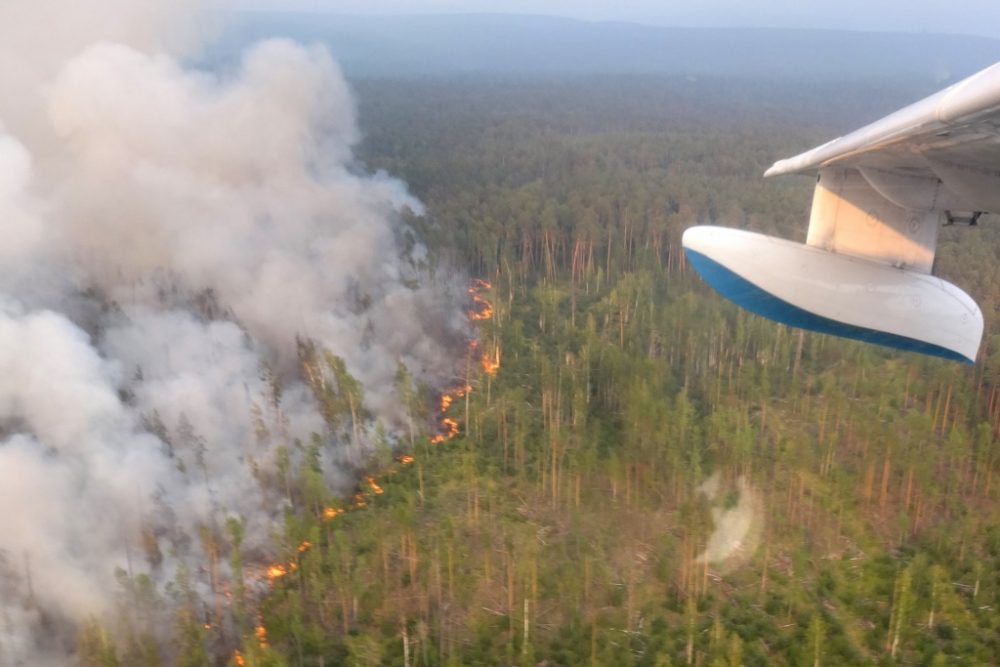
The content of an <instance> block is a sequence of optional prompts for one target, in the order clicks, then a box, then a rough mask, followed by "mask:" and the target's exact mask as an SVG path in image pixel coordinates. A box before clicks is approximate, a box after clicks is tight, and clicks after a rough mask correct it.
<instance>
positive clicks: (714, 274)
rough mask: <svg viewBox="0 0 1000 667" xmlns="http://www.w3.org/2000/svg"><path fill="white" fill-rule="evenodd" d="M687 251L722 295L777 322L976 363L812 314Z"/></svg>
mask: <svg viewBox="0 0 1000 667" xmlns="http://www.w3.org/2000/svg"><path fill="white" fill-rule="evenodd" d="M684 253H685V254H686V255H687V258H688V261H689V262H691V265H692V266H693V267H694V268H695V270H696V271H698V273H699V274H701V277H702V278H704V279H705V282H707V283H708V284H709V285H711V286H712V287H713V288H714V289H715V290H716V291H717V292H718V293H719V294H721V295H722V296H724V297H726V298H727V299H729V300H730V301H732V302H733V303H735V304H737V305H738V306H741V307H743V308H745V309H747V310H749V311H750V312H752V313H757V314H758V315H761V316H763V317H766V318H768V319H770V320H774V321H775V322H781V323H782V324H787V325H789V326H793V327H799V328H800V329H809V330H810V331H818V332H820V333H825V334H832V335H834V336H841V337H843V338H853V339H854V340H860V341H864V342H866V343H875V344H877V345H885V346H886V347H893V348H896V349H899V350H906V351H908V352H920V353H921V354H928V355H931V356H934V357H943V358H944V359H951V360H953V361H961V362H964V363H967V364H972V363H975V360H974V359H969V358H968V357H966V356H965V355H962V354H959V353H958V352H955V351H954V350H949V349H948V348H945V347H941V346H940V345H932V344H930V343H925V342H924V341H920V340H915V339H913V338H908V337H906V336H898V335H896V334H891V333H886V332H884V331H877V330H875V329H867V328H865V327H859V326H855V325H853V324H846V323H844V322H838V321H837V320H831V319H829V318H827V317H822V316H820V315H816V314H815V313H810V312H809V311H808V310H803V309H802V308H799V307H798V306H794V305H792V304H790V303H788V302H787V301H784V300H782V299H779V298H778V297H776V296H774V295H773V294H771V293H770V292H766V291H764V290H762V289H761V288H759V287H757V286H756V285H754V284H753V283H751V282H750V281H748V280H746V279H745V278H741V277H740V276H738V275H737V274H735V273H733V272H732V271H730V270H729V269H727V268H726V267H724V266H722V265H721V264H719V263H718V262H716V261H715V260H712V259H709V258H708V257H706V256H705V255H703V254H701V253H700V252H696V251H694V250H690V249H688V248H684Z"/></svg>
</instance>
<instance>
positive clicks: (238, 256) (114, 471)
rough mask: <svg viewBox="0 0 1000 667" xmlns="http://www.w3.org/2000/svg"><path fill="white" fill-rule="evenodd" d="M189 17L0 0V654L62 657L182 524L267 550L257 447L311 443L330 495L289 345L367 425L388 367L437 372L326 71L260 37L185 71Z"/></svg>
mask: <svg viewBox="0 0 1000 667" xmlns="http://www.w3.org/2000/svg"><path fill="white" fill-rule="evenodd" d="M193 5H194V3H191V2H176V0H171V2H142V3H136V2H134V1H133V0H101V1H100V2H89V3H73V2H70V1H69V0H65V1H64V2H55V1H54V0H7V1H6V2H5V3H4V4H3V5H0V507H2V508H3V510H4V514H5V516H4V526H3V530H2V531H0V664H3V665H8V664H13V665H18V664H25V665H28V664H31V665H37V664H43V663H44V662H46V661H50V662H53V663H54V664H59V663H60V661H64V660H65V654H64V653H62V651H64V650H65V648H66V646H69V645H71V644H72V640H73V636H74V635H73V633H74V632H75V631H76V628H77V627H78V625H79V624H80V623H81V622H82V621H83V620H84V619H87V618H90V617H92V616H96V617H98V618H100V617H101V616H102V615H106V614H107V613H109V610H110V608H111V607H112V602H113V597H114V594H115V590H116V581H115V575H114V572H115V569H116V568H122V569H127V570H128V571H131V572H143V571H148V572H151V573H152V574H153V575H154V577H156V578H157V580H158V581H161V582H162V581H166V580H169V579H170V578H171V577H172V576H173V575H174V573H175V572H176V570H177V568H178V567H179V564H180V562H181V561H183V560H184V559H185V558H190V559H192V560H194V559H197V558H198V557H199V554H197V546H191V545H192V544H193V545H197V544H198V539H197V531H198V527H199V526H205V525H217V524H218V523H219V522H220V521H222V522H224V520H225V518H227V517H230V516H235V517H241V518H243V519H245V520H246V522H247V540H248V544H249V547H250V548H251V549H257V550H258V551H259V552H260V553H266V551H267V549H268V536H269V535H270V534H271V533H272V531H273V530H274V528H275V526H276V525H277V523H278V522H279V521H280V516H281V512H282V509H283V504H284V502H285V498H284V496H283V495H282V494H281V493H280V492H279V491H278V490H270V491H269V490H268V489H267V488H266V485H265V484H262V483H261V481H260V480H261V479H262V478H266V477H267V476H268V474H273V468H274V460H275V451H276V449H277V448H278V447H280V446H289V445H291V443H293V442H294V441H295V440H296V439H299V440H302V441H308V440H309V438H310V437H311V434H313V433H320V434H324V438H325V439H326V449H325V450H324V451H325V459H324V460H325V461H326V462H327V466H328V470H327V476H328V480H329V481H330V482H331V483H333V484H336V483H337V482H338V481H341V482H343V481H346V480H345V478H344V476H343V473H342V472H340V471H339V470H338V468H337V466H336V465H335V464H336V461H337V460H338V457H339V458H340V459H344V457H346V454H344V450H343V448H342V447H341V446H340V445H339V444H338V443H337V442H336V440H335V438H334V437H333V436H331V435H330V434H328V433H326V431H325V426H324V423H323V421H322V419H321V418H320V416H319V414H318V411H317V408H316V405H315V402H314V400H313V399H312V397H311V395H310V392H309V390H308V388H307V387H306V386H305V384H304V383H303V382H302V380H300V379H299V374H298V372H297V363H296V340H297V337H308V338H310V339H313V340H315V341H316V342H317V343H318V344H319V345H322V346H324V347H325V348H327V349H329V350H330V351H332V352H333V353H335V354H338V355H340V356H341V357H343V358H344V359H345V361H346V363H347V368H348V370H349V371H350V372H351V373H352V374H353V375H354V376H355V377H357V378H358V379H359V380H360V381H361V383H362V384H363V386H364V389H365V392H366V393H365V396H366V408H367V409H368V411H369V412H370V413H371V414H372V415H373V419H376V420H378V421H380V422H382V423H383V424H384V425H385V426H386V427H388V428H389V429H390V430H391V429H393V428H396V427H398V425H399V424H401V418H402V416H401V414H400V413H399V408H398V400H397V399H396V397H395V395H394V390H393V382H394V376H395V373H396V368H397V363H398V362H399V361H403V362H404V363H405V364H406V365H407V367H408V368H409V369H410V370H411V372H412V373H413V374H414V375H415V376H416V377H417V378H418V379H420V380H422V381H426V382H428V383H430V384H440V383H443V382H444V381H445V379H446V378H447V377H448V376H449V375H450V373H451V371H452V370H453V368H452V365H453V363H454V362H453V360H452V356H453V355H451V354H449V349H448V345H447V341H448V339H449V338H451V337H454V336H455V335H456V334H457V333H458V332H460V331H461V330H462V327H463V322H464V318H463V315H462V312H461V310H460V309H459V308H457V307H455V306H454V304H455V303H456V302H457V301H456V299H455V298H454V296H455V295H454V293H453V292H451V291H450V290H449V289H448V288H446V287H445V286H442V285H439V284H435V282H434V281H433V280H432V279H431V278H430V276H429V275H428V272H427V269H426V268H425V267H424V266H423V263H424V262H425V259H426V258H425V257H424V251H423V249H422V248H421V247H420V246H419V245H414V244H413V243H411V242H409V240H408V239H407V238H406V236H407V234H408V233H409V232H408V230H407V229H406V228H405V226H404V225H403V224H402V223H401V220H400V213H401V212H402V211H403V210H404V209H410V210H412V211H414V212H417V213H419V212H420V211H421V206H420V204H419V202H417V201H416V200H414V199H413V198H412V197H411V196H410V195H409V194H408V193H407V191H406V188H405V187H404V186H403V184H402V183H400V182H399V181H397V180H395V179H393V178H391V177H389V176H387V175H385V174H375V175H370V174H365V173H363V170H361V169H360V168H359V167H358V165H356V164H355V162H354V160H353V154H352V148H353V146H354V144H355V143H356V142H357V140H358V138H359V133H358V129H357V125H356V120H355V110H354V104H353V101H352V97H351V93H350V90H349V87H348V85H347V84H346V82H345V81H344V78H343V76H342V75H341V73H340V70H339V69H338V67H337V65H336V64H335V63H334V62H333V61H332V60H331V59H330V58H329V56H328V55H327V54H326V52H325V51H323V50H321V49H316V48H305V47H302V46H299V45H296V44H293V43H290V42H285V41H269V42H265V43H262V44H259V45H257V46H255V47H253V48H252V49H250V50H249V51H248V52H247V53H246V54H245V55H244V56H243V58H242V60H241V61H240V62H239V63H238V64H237V65H236V66H234V67H232V68H231V69H230V70H229V71H226V72H225V73H222V74H220V73H213V72H206V71H194V70H192V69H189V68H186V67H185V66H183V65H182V64H181V63H182V61H181V60H179V58H178V55H176V54H177V53H179V52H178V51H177V49H178V48H179V47H181V46H184V45H189V44H190V43H191V39H190V36H191V33H190V31H187V30H185V29H184V28H185V25H188V26H189V25H190V24H191V23H192V19H193V18H194V16H195V15H194V13H193V12H194V7H193ZM404 247H406V248H408V250H407V251H406V252H405V253H403V252H402V250H401V249H402V248H404ZM262 369H267V370H266V371H265V372H262ZM270 376H278V377H281V378H282V379H283V383H284V390H283V393H282V397H281V402H280V405H278V404H275V402H274V401H273V392H272V390H271V386H270ZM351 455H353V456H358V455H363V452H360V453H359V452H357V451H354V450H352V451H351ZM143 536H145V539H143ZM150 536H152V537H150ZM185 545H187V546H185ZM152 555H155V558H154V557H153V556H152ZM161 559H162V560H161ZM60 633H61V634H60Z"/></svg>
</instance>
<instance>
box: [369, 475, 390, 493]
mask: <svg viewBox="0 0 1000 667" xmlns="http://www.w3.org/2000/svg"><path fill="white" fill-rule="evenodd" d="M365 480H366V481H367V482H368V486H370V487H371V490H372V491H374V492H375V495H376V496H381V495H382V494H383V493H385V489H383V488H382V487H381V486H379V485H378V482H376V481H375V478H374V477H372V476H371V475H369V476H368V477H366V478H365Z"/></svg>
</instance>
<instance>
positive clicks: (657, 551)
mask: <svg viewBox="0 0 1000 667" xmlns="http://www.w3.org/2000/svg"><path fill="white" fill-rule="evenodd" d="M355 86H356V89H357V92H358V93H359V96H360V116H361V118H362V122H363V124H364V125H365V132H366V139H365V142H364V144H363V145H362V147H361V155H362V161H363V164H362V165H359V167H358V168H359V169H367V170H376V169H384V170H386V171H388V172H390V173H392V174H394V175H398V176H399V177H401V178H403V179H404V180H406V181H407V182H408V183H409V184H410V186H411V189H412V191H413V192H414V193H415V194H416V195H417V196H418V197H419V198H420V199H421V200H422V201H423V202H424V203H425V204H426V206H427V212H426V215H425V216H423V217H420V218H417V217H414V218H413V220H412V224H413V226H414V227H415V229H416V230H417V231H418V232H419V233H420V235H421V236H422V237H423V238H424V239H425V240H426V242H427V243H428V245H429V246H430V247H431V248H432V254H433V258H434V259H433V261H434V262H436V267H437V271H439V272H442V273H446V272H450V271H454V269H453V267H456V266H457V267H461V271H462V272H464V273H465V274H467V275H468V276H469V277H470V278H480V279H483V280H486V281H489V283H490V285H491V286H490V287H485V286H479V287H477V290H478V292H477V293H478V294H479V295H480V296H481V298H483V299H486V300H488V301H489V303H490V305H491V306H492V317H490V318H488V319H485V318H483V319H480V320H478V321H476V323H475V324H476V326H477V328H478V341H477V344H476V347H475V348H474V349H473V350H472V351H466V350H464V349H457V350H456V352H455V353H456V356H458V357H462V356H464V355H468V364H467V372H466V373H465V377H458V378H456V380H455V385H456V387H462V386H464V385H465V384H466V383H468V384H469V385H471V387H472V390H471V391H470V392H460V393H462V394H463V395H461V396H457V397H455V400H454V401H453V402H451V403H450V405H446V406H445V408H446V412H445V414H444V415H437V414H436V408H437V405H438V401H439V393H440V392H442V391H444V392H447V391H448V390H450V389H451V388H449V387H420V386H415V385H414V384H413V382H412V380H411V378H410V376H409V373H408V372H407V370H406V369H405V368H403V367H401V368H400V372H399V377H398V389H399V394H400V400H401V401H402V402H403V403H404V404H405V406H406V409H407V410H408V412H409V414H410V416H411V420H410V421H411V424H412V428H411V430H410V432H409V433H407V434H404V435H402V436H401V437H400V438H399V440H398V442H394V441H391V440H392V439H391V438H389V437H387V436H386V435H384V433H382V432H381V430H380V429H379V428H378V427H377V426H376V425H373V424H370V423H368V422H367V421H366V416H365V414H364V412H363V409H362V408H361V407H360V406H361V404H362V399H363V396H362V392H363V389H362V388H361V387H359V386H357V384H356V383H352V379H351V378H350V376H349V375H348V374H347V373H346V371H344V369H343V367H342V362H340V363H339V364H338V359H337V358H336V357H335V356H333V355H329V354H324V351H322V350H317V349H315V348H314V347H313V346H311V345H310V344H309V343H308V342H307V341H303V342H302V344H301V345H300V358H301V360H302V365H303V373H304V374H305V375H306V377H307V379H308V378H309V377H311V373H317V374H318V373H320V371H321V370H322V369H324V368H325V369H326V370H327V371H328V372H329V373H331V374H332V375H334V376H336V378H337V382H336V387H335V388H331V387H330V386H327V385H321V384H320V383H313V390H314V394H315V396H316V400H317V401H319V403H320V405H321V406H322V408H323V414H324V416H325V417H326V419H327V422H328V426H329V428H330V429H331V431H337V432H343V433H345V434H347V435H346V437H349V438H362V439H367V440H370V441H371V442H372V443H373V452H374V453H373V455H372V457H371V460H370V462H369V464H368V469H367V470H365V471H362V474H361V476H360V477H359V479H360V482H359V484H358V487H357V491H358V492H359V493H360V494H361V495H360V497H359V498H357V499H353V500H352V498H351V497H350V495H351V494H350V493H349V494H347V497H338V495H337V493H336V491H337V490H334V489H329V488H326V487H325V485H324V483H323V480H322V477H321V475H320V473H319V461H320V460H321V458H322V457H323V456H324V455H326V452H325V451H324V450H323V449H322V448H321V447H320V446H319V445H318V444H316V443H290V444H289V447H290V448H298V449H299V450H301V456H296V457H288V458H286V459H285V460H283V461H279V462H278V469H279V470H281V471H282V478H283V479H282V480H279V481H278V482H277V483H281V484H284V485H285V489H286V492H287V496H288V498H289V499H290V502H291V508H292V509H290V510H289V512H288V514H287V518H286V522H285V527H284V533H283V534H282V535H278V536H276V539H277V540H278V543H279V545H280V546H279V547H278V549H277V550H276V552H277V553H278V558H277V563H278V565H275V566H274V567H277V568H279V571H276V572H275V573H273V576H272V577H271V578H270V580H269V582H266V583H264V581H265V580H262V577H261V575H260V572H261V567H262V565H261V564H260V563H258V562H255V560H254V559H255V558H259V555H253V554H244V553H242V550H241V539H242V534H241V530H242V528H241V525H240V523H239V522H238V521H235V520H231V521H230V522H229V523H228V525H227V526H226V527H225V530H222V529H220V530H218V531H216V532H214V533H213V532H212V531H206V534H205V535H203V540H204V543H205V546H206V549H205V550H206V553H207V554H208V555H207V556H206V562H205V563H204V564H203V565H202V566H201V568H200V569H199V570H197V571H194V572H190V573H188V572H181V573H180V574H179V576H178V581H177V582H176V586H175V587H174V588H172V589H171V590H170V591H166V592H158V591H154V590H151V589H150V587H149V582H148V581H146V580H145V579H144V578H142V577H135V578H130V577H128V576H126V575H124V574H123V576H122V587H123V593H122V596H121V599H122V603H121V615H122V618H123V619H126V621H127V622H126V623H124V625H125V627H126V628H127V630H126V631H125V632H124V633H119V636H117V638H116V639H115V640H112V639H111V636H110V635H109V634H108V632H107V631H106V630H104V629H102V627H100V626H99V625H97V624H96V623H95V624H94V625H93V626H91V627H88V628H85V629H84V631H83V632H82V634H81V653H80V655H81V661H82V663H83V664H86V665H113V664H129V665H131V664H157V663H158V661H165V660H166V659H165V658H164V657H163V656H164V655H165V653H164V652H162V651H157V649H155V648H154V642H153V641H152V640H151V637H154V636H157V635H159V634H161V633H160V631H159V630H157V629H156V628H153V627H150V626H151V623H152V621H151V620H150V619H153V618H158V616H157V615H156V614H155V613H154V612H153V610H154V609H156V608H158V607H159V606H161V605H162V604H163V602H162V599H161V597H162V596H164V595H166V596H171V597H172V598H173V600H174V601H175V603H176V605H177V609H178V611H177V612H176V614H175V616H174V618H173V621H172V623H173V627H174V630H175V635H176V639H175V641H174V642H173V644H172V649H171V651H172V652H171V655H172V656H174V657H173V658H171V660H172V661H174V662H176V663H177V664H180V665H214V664H246V665H257V666H263V665H309V666H314V665H327V666H332V665H341V664H345V665H372V666H374V665H394V666H406V667H416V666H418V665H419V666H433V665H501V664H505V665H648V666H654V665H656V666H663V665H687V664H697V665H713V666H714V665H727V666H736V665H776V664H777V665H781V664H788V665H844V664H859V665H866V664H895V663H897V662H899V663H907V664H930V665H945V664H949V665H951V664H968V665H978V664H986V663H991V662H994V661H995V660H996V657H995V656H997V655H1000V613H998V610H997V605H998V604H1000V523H998V521H997V519H998V518H1000V512H998V510H1000V478H998V475H1000V461H998V458H1000V456H998V444H997V435H998V429H1000V397H998V395H997V394H998V386H1000V376H998V373H1000V322H998V318H997V316H996V313H997V309H998V308H1000V274H998V272H1000V261H997V260H998V257H997V254H998V252H1000V230H998V228H997V226H996V219H995V218H992V217H991V218H985V219H984V221H983V223H982V224H981V226H980V227H978V228H949V229H946V230H944V231H943V233H942V240H941V243H940V246H939V250H938V259H937V271H938V273H939V274H941V275H942V276H944V277H946V278H947V279H949V280H951V281H953V282H955V283H956V284H958V285H961V286H963V287H964V288H965V289H966V290H967V291H968V292H969V293H970V294H972V296H973V297H974V298H975V299H976V300H977V301H978V302H979V303H980V304H981V305H982V309H983V313H984V316H985V318H986V324H987V334H986V336H985V342H984V345H983V349H982V351H981V355H980V361H979V362H978V363H977V364H975V365H974V366H964V365H958V364H955V363H953V362H946V361H941V360H936V359H931V358H927V357H923V356H918V355H915V354H907V353H901V352H896V351H891V350H885V349H882V348H877V347H873V346H870V345H864V344H860V343H855V342H851V341H844V340H840V339H835V338H831V337H827V336H822V335H818V334H812V333H803V332H799V331H796V330H791V329H788V328H786V327H784V326H781V325H777V324H774V323H771V322H769V321H765V320H763V319H761V318H758V317H756V316H752V315H749V314H747V313H746V312H744V311H741V310H739V309H737V308H736V307H735V306H732V305H731V304H729V303H728V302H725V301H724V300H722V299H721V298H719V297H718V296H716V295H715V294H714V293H713V292H711V290H710V289H708V288H707V287H706V286H705V285H704V284H703V283H702V282H701V281H700V280H699V279H698V277H697V276H696V275H694V274H693V272H692V271H690V270H689V269H688V268H687V267H686V265H685V262H684V257H683V254H682V252H681V250H680V235H681V233H682V231H683V230H684V228H686V227H687V226H689V225H691V224H693V223H699V222H701V223H709V222H718V223H720V224H726V225H732V226H746V227H749V228H752V229H757V230H762V231H775V232H779V233H781V234H782V235H785V236H789V237H793V238H800V239H801V238H802V237H803V236H804V233H805V226H806V222H807V219H808V211H809V204H810V197H811V194H812V187H811V183H810V182H809V180H808V179H807V178H796V177H790V178H784V179H778V180H773V181H771V180H769V181H765V180H763V179H762V178H761V177H760V175H761V173H762V172H763V171H764V169H765V168H766V167H767V166H768V165H769V164H770V163H771V162H772V161H773V160H774V159H776V158H778V157H782V156H785V155H788V154H791V153H793V152H797V151H799V150H801V149H804V148H808V147H809V146H811V145H814V144H815V143H817V142H819V141H823V140H826V139H828V138H830V137H831V136H835V135H836V134H837V133H840V132H842V131H844V130H847V129H851V128H852V127H853V126H856V125H858V124H860V123H863V122H865V121H866V120H870V119H873V118H876V117H878V116H879V115H881V114H882V113H885V112H887V111H890V110H892V109H893V108H895V107H897V106H899V105H901V104H903V103H905V102H906V101H908V100H912V99H916V98H917V97H920V96H921V95H923V94H925V93H927V92H930V91H928V90H925V89H921V88H919V87H917V86H909V85H907V84H905V83H898V82H897V83H892V84H886V83H885V82H869V83H861V84H846V83H845V84H841V85H833V84H822V85H819V84H817V85H815V86H794V87H793V86H784V85H781V84H776V83H768V82H746V81H742V82H737V81H722V80H697V81H692V80H687V79H669V78H654V77H631V78H625V79H611V78H606V79H605V78H576V79H568V78H564V79H552V80H531V81H525V80H518V79H506V80H493V81H488V82H486V81H475V80H471V79H470V80H468V81H462V80H450V81H440V80H434V79H427V80H409V81H390V80H362V81H357V82H355ZM455 279H456V280H465V278H455ZM481 308H482V306H481V305H480V306H476V305H474V304H472V303H471V302H470V309H472V312H473V313H481V312H482V311H481ZM484 354H485V355H486V356H487V358H488V359H490V360H493V361H494V362H496V361H499V363H500V368H499V371H498V372H496V373H495V374H491V373H492V371H493V370H494V369H492V368H491V369H489V371H490V372H487V371H486V370H485V369H484V368H483V367H482V365H481V363H480V361H481V359H480V358H481V356H482V355H484ZM276 385H277V381H276ZM273 400H274V406H275V407H277V406H279V405H280V387H278V386H276V387H275V391H274V397H273ZM265 412H266V414H263V413H262V415H261V416H260V428H262V429H268V428H271V427H272V425H271V424H269V423H268V419H269V417H268V415H269V414H272V412H271V411H265ZM278 412H279V411H278V410H275V411H273V413H274V414H277V413H278ZM443 417H447V418H448V419H452V420H454V422H455V423H456V424H457V426H458V428H459V431H460V434H459V435H458V436H457V437H454V438H451V439H448V440H445V441H444V442H440V443H437V444H432V443H431V438H432V437H433V436H434V435H435V434H437V433H439V432H440V431H441V428H440V425H439V421H438V420H440V419H441V418H443ZM393 450H394V451H393ZM299 460H301V461H302V463H301V465H296V464H295V463H294V461H299ZM366 477H367V479H366ZM341 491H342V490H341ZM248 494H253V490H252V489H248ZM361 505H364V506H363V507H362V506H361ZM342 509H346V510H347V511H343V512H341V511H340V510H342ZM726 510H733V511H736V510H740V511H744V514H745V515H746V516H749V517H750V519H748V523H747V524H746V526H744V527H746V528H747V529H746V530H745V531H743V530H742V529H740V530H737V531H736V532H737V534H738V536H739V538H740V540H741V542H742V544H741V545H740V546H739V548H737V549H735V551H733V552H732V553H730V554H729V555H728V557H727V558H720V559H715V560H711V561H710V560H709V559H706V558H703V557H700V556H701V555H702V554H703V552H705V550H706V545H707V544H708V540H709V539H710V535H711V534H712V531H713V528H715V527H716V526H715V525H714V521H713V519H714V518H717V517H719V516H720V515H721V514H722V513H723V512H725V511H726ZM734 530H735V528H734ZM220 563H222V565H223V567H222V568H221V570H223V571H225V572H229V573H231V581H229V580H227V581H220V582H216V581H215V578H216V577H217V576H221V575H217V573H218V572H220ZM206 572H207V573H211V576H212V578H213V582H212V586H213V587H215V586H219V587H220V588H225V589H226V591H227V595H228V599H229V601H230V602H229V604H228V606H227V608H224V609H223V608H220V607H219V606H218V605H213V604H209V603H206V602H204V601H202V600H200V599H199V598H198V596H197V595H196V594H195V593H194V590H193V588H192V586H191V582H190V578H191V577H198V576H202V575H203V574H204V573H206Z"/></svg>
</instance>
